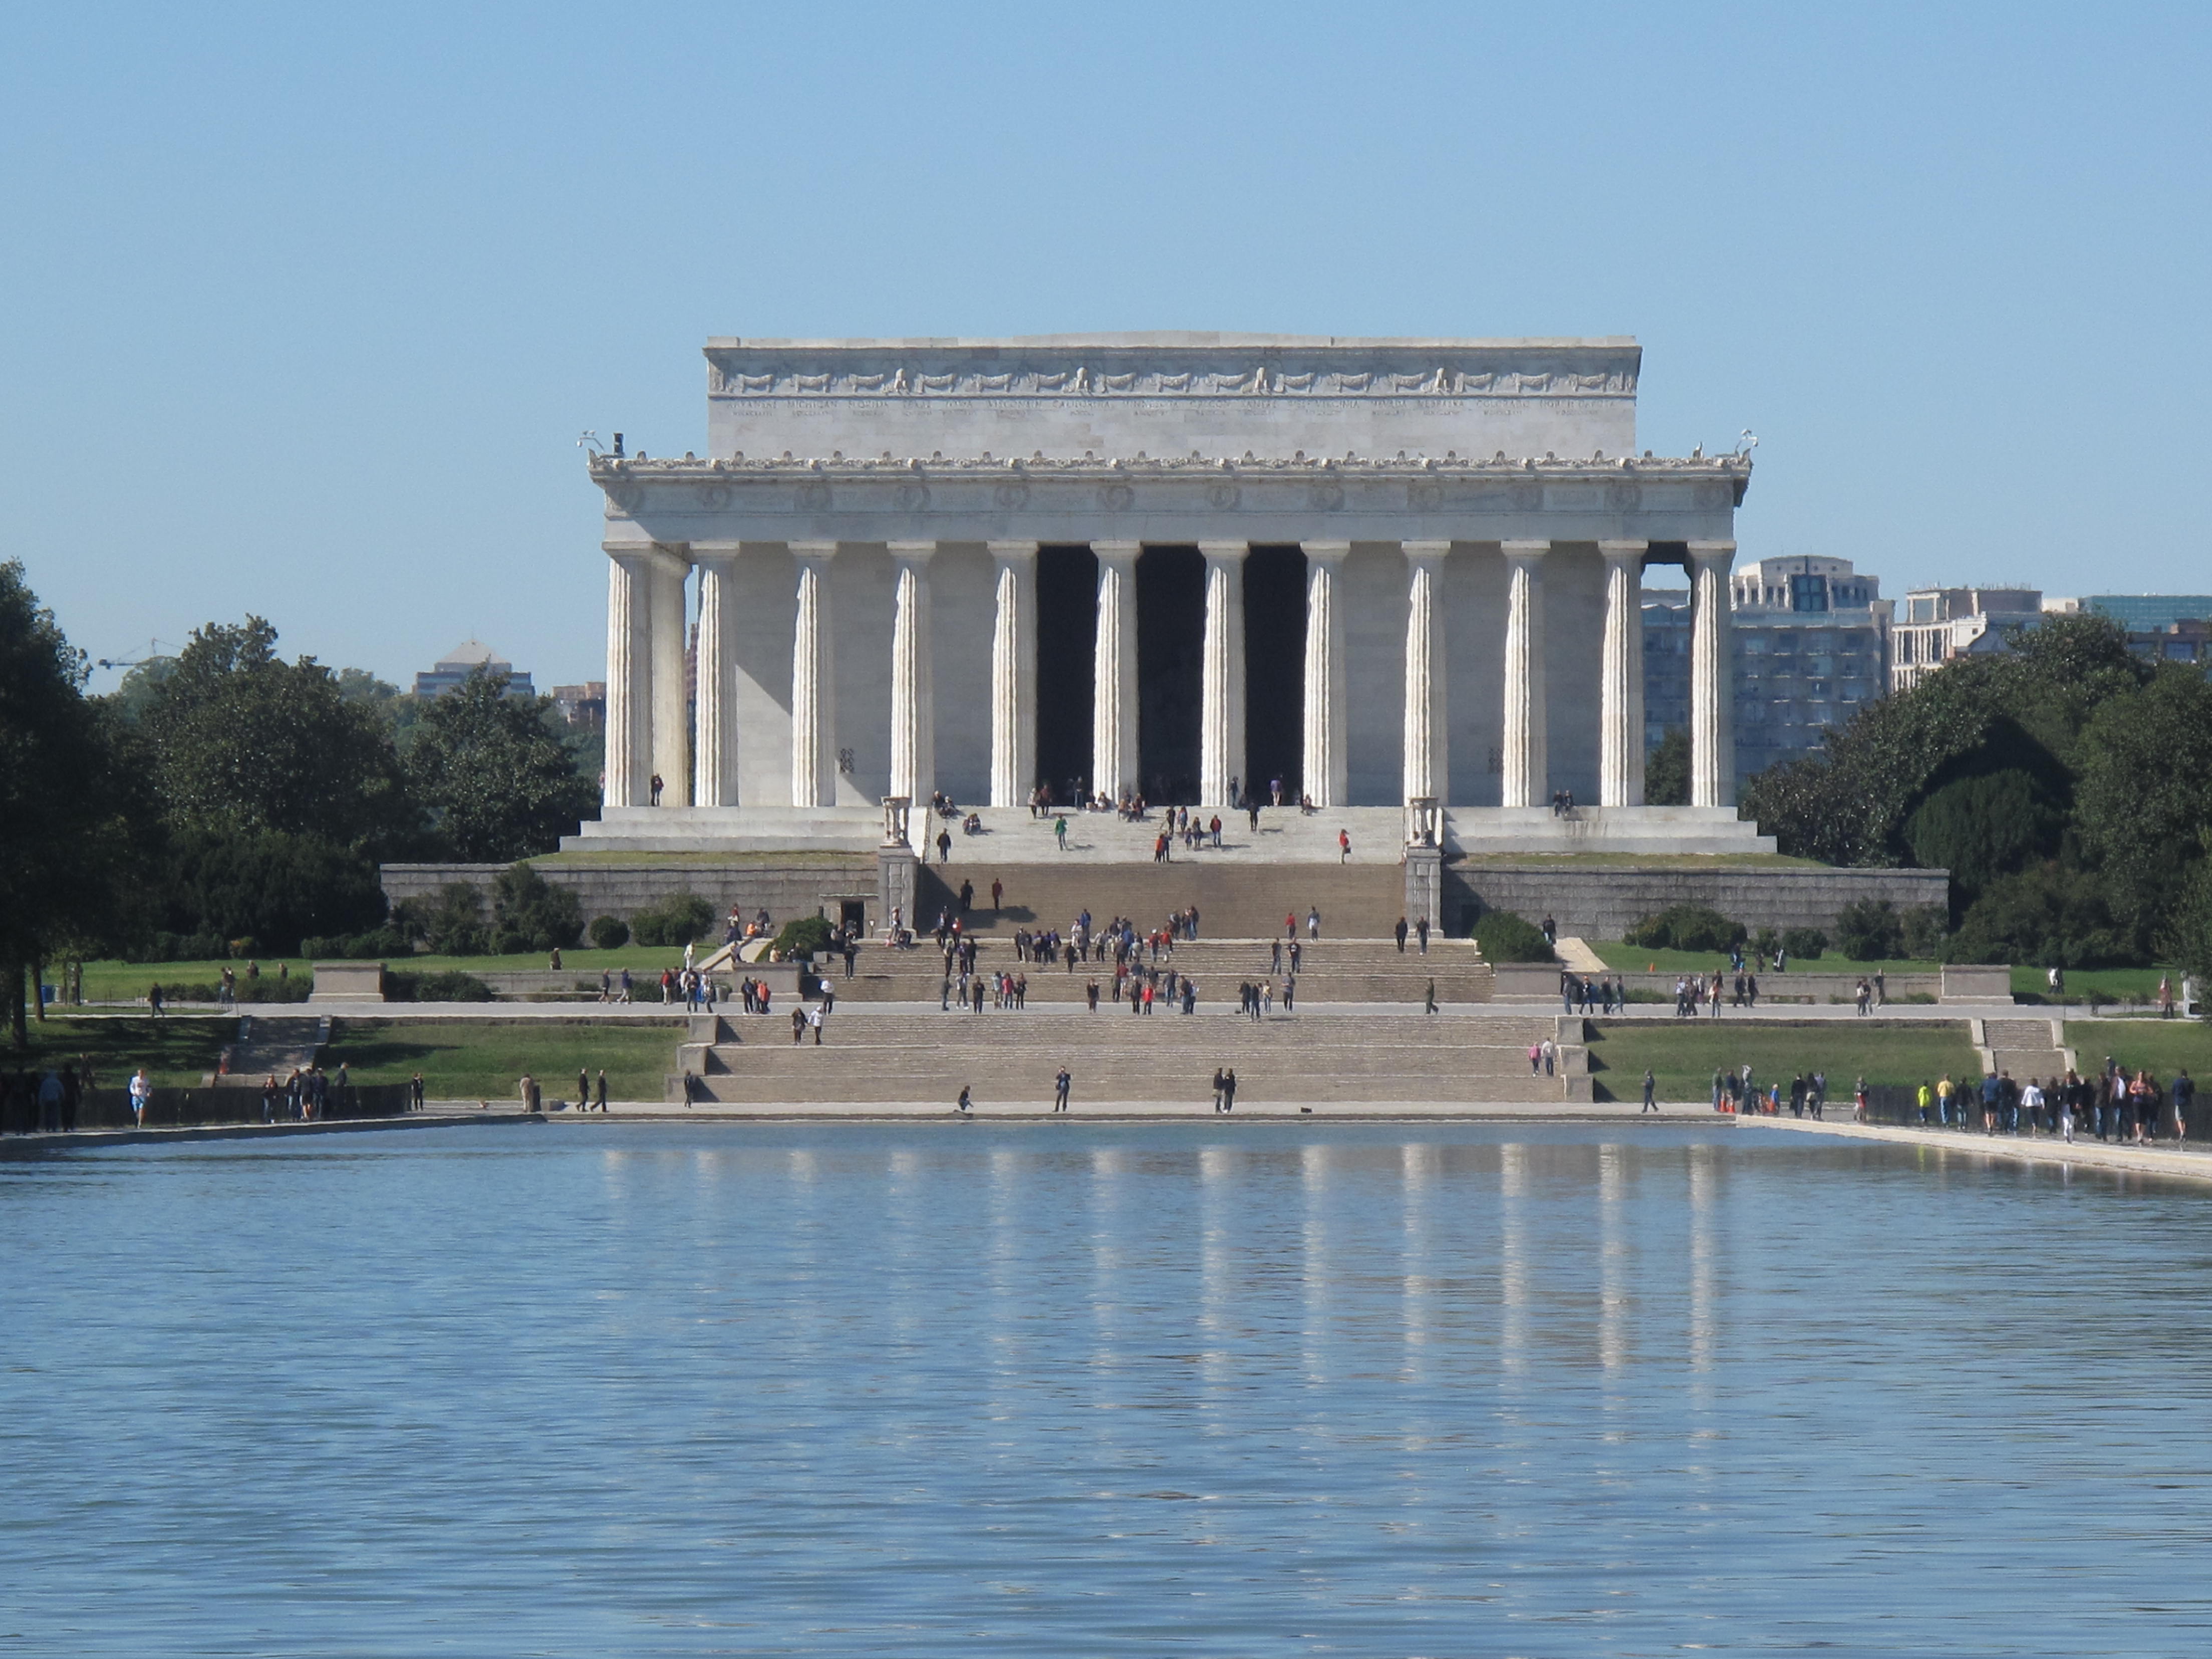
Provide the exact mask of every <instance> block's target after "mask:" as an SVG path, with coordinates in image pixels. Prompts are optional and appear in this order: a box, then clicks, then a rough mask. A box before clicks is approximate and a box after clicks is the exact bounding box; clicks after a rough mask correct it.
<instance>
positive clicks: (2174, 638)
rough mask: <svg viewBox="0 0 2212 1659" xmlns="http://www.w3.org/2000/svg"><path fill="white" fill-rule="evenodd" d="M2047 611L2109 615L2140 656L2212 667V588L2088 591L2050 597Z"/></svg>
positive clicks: (2067, 614)
mask: <svg viewBox="0 0 2212 1659" xmlns="http://www.w3.org/2000/svg"><path fill="white" fill-rule="evenodd" d="M2043 608H2044V610H2045V612H2046V613H2049V614H2052V615H2057V616H2093V617H2111V618H2112V620H2113V621H2114V622H2116V623H2119V625H2120V626H2121V627H2123V628H2124V629H2127V631H2128V647H2129V648H2130V650H2132V651H2134V652H2135V653H2136V654H2137V655H2138V656H2144V657H2156V658H2157V659H2160V661H2162V662H2193V663H2198V664H2202V665H2206V666H2207V667H2212V593H2085V594H2083V595H2082V596H2081V598H2080V599H2045V601H2044V602H2043Z"/></svg>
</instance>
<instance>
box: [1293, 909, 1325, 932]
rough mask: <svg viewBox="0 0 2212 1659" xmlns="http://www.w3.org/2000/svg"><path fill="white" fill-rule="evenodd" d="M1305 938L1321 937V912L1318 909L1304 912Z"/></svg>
mask: <svg viewBox="0 0 2212 1659" xmlns="http://www.w3.org/2000/svg"><path fill="white" fill-rule="evenodd" d="M1294 931H1295V930H1294ZM1306 937H1307V938H1308V939H1319V938H1320V937H1321V911H1320V908H1318V907H1316V908H1310V909H1309V910H1307V912H1306Z"/></svg>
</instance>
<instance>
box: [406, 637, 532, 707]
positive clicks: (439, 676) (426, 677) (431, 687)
mask: <svg viewBox="0 0 2212 1659" xmlns="http://www.w3.org/2000/svg"><path fill="white" fill-rule="evenodd" d="M479 668H481V669H483V671H485V672H487V673H490V674H504V675H506V676H507V691H508V693H509V695H511V696H518V697H529V696H536V695H537V693H536V692H535V691H534V690H532V688H531V684H530V676H529V675H528V674H527V673H517V672H516V671H515V668H514V665H513V663H511V662H508V661H507V660H506V659H504V658H502V657H501V656H500V655H498V654H497V653H495V652H494V651H493V650H492V648H491V647H489V646H488V645H484V644H481V643H479V642H478V641H475V640H464V641H461V642H460V643H459V645H457V646H455V647H453V649H452V650H451V651H448V652H447V653H446V654H445V655H444V656H442V657H441V658H439V659H438V661H437V663H436V665H435V666H434V667H432V668H431V669H430V671H428V673H423V674H417V675H416V677H415V695H416V696H418V697H438V696H444V695H445V694H446V693H447V692H448V691H451V690H453V688H454V687H456V686H458V685H459V684H460V683H461V682H462V681H463V680H465V679H466V678H468V677H469V676H470V675H471V674H472V673H474V672H475V671H477V669H479Z"/></svg>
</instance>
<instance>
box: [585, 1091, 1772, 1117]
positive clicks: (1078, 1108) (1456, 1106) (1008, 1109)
mask: <svg viewBox="0 0 2212 1659" xmlns="http://www.w3.org/2000/svg"><path fill="white" fill-rule="evenodd" d="M957 1115H958V1113H957V1111H956V1110H955V1109H954V1107H953V1103H952V1102H951V1100H949V1099H946V1100H871V1101H862V1102H844V1101H826V1100H805V1101H748V1102H745V1103H742V1104H739V1103H728V1102H717V1103H712V1104H704V1105H699V1106H691V1107H687V1106H685V1105H684V1104H683V1103H682V1102H680V1101H662V1100H652V1101H635V1102H627V1101H618V1102H616V1103H613V1104H612V1105H611V1106H610V1107H609V1108H608V1109H607V1110H606V1111H605V1112H598V1111H592V1112H575V1111H562V1112H554V1113H550V1114H549V1115H548V1116H547V1121H549V1122H555V1123H625V1122H628V1123H670V1122H674V1123H741V1122H757V1121H762V1120H775V1121H787V1120H793V1119H804V1120H809V1121H840V1122H848V1121H867V1120H870V1119H878V1120H880V1119H885V1118H948V1119H949V1118H952V1117H957ZM969 1115H970V1116H972V1117H975V1118H978V1119H981V1118H990V1119H993V1120H994V1121H1001V1122H1005V1121H1024V1122H1025V1121H1030V1120H1033V1119H1041V1120H1049V1119H1052V1118H1054V1117H1058V1118H1062V1119H1065V1120H1066V1121H1071V1122H1072V1121H1077V1120H1080V1121H1084V1122H1086V1123H1139V1122H1146V1123H1149V1122H1158V1121H1161V1120H1163V1119H1189V1118H1210V1117H1216V1116H1218V1115H1220V1114H1218V1113H1216V1112H1215V1111H1214V1109H1213V1108H1212V1104H1211V1103H1209V1102H1208V1100H1207V1099H1206V1097H1204V1096H1202V1095H1194V1096H1193V1097H1190V1098H1189V1099H1187V1100H1172V1101H1163V1100H1115V1101H1101V1100H1090V1101H1086V1100H1085V1098H1084V1097H1083V1091H1082V1086H1081V1085H1080V1083H1079V1084H1078V1085H1077V1089H1076V1094H1075V1098H1074V1099H1073V1102H1071V1103H1070V1105H1069V1108H1068V1109H1067V1110H1066V1111H1065V1112H1059V1113H1055V1112H1054V1111H1053V1109H1052V1103H1051V1101H1050V1100H1049V1099H1048V1098H1047V1097H1042V1096H1039V1097H1033V1098H1030V1099H1025V1100H1016V1101H1010V1100H985V1099H980V1098H979V1099H977V1100H976V1101H975V1103H974V1109H973V1111H972V1112H971V1113H970V1114H969ZM1233 1116H1235V1117H1236V1118H1237V1119H1238V1120H1240V1121H1241V1120H1245V1119H1256V1118H1267V1119H1270V1120H1273V1121H1282V1120H1284V1119H1286V1118H1287V1119H1300V1120H1302V1119H1304V1118H1308V1117H1311V1118H1314V1119H1316V1120H1320V1119H1328V1120H1331V1121H1338V1122H1341V1121H1346V1120H1355V1121H1361V1122H1368V1123H1376V1122H1383V1123H1389V1122H1408V1121H1421V1122H1453V1123H1483V1122H1504V1123H1616V1124H1617V1123H1624V1122H1626V1123H1638V1122H1641V1123H1642V1124H1644V1125H1645V1126H1647V1127H1668V1128H1680V1127H1683V1126H1685V1125H1690V1126H1692V1127H1716V1126H1717V1127H1721V1128H1729V1127H1733V1125H1734V1121H1735V1120H1733V1119H1732V1118H1730V1117H1728V1116H1727V1115H1715V1114H1714V1113H1712V1112H1710V1111H1708V1110H1706V1109H1705V1108H1703V1107H1695V1108H1692V1107H1685V1106H1676V1107H1672V1108H1669V1109H1666V1110H1664V1111H1660V1112H1641V1113H1639V1112H1638V1109H1637V1106H1636V1103H1634V1102H1633V1101H1625V1102H1613V1101H1600V1102H1597V1103H1594V1104H1593V1103H1589V1102H1575V1103H1561V1102H1559V1101H1557V1100H1553V1101H1528V1102H1522V1101H1492V1102H1483V1103H1468V1102H1464V1101H1445V1102H1440V1103H1433V1104H1432V1103H1425V1102H1419V1101H1413V1102H1406V1101H1373V1100H1355V1101H1313V1102H1300V1101H1280V1100H1273V1101H1267V1102H1266V1103H1261V1102H1258V1101H1244V1102H1240V1103H1238V1105H1237V1109H1236V1111H1235V1113H1234V1114H1233Z"/></svg>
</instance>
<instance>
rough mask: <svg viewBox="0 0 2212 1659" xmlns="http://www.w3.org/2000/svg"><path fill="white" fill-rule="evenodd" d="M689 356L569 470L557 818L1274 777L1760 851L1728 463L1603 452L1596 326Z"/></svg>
mask: <svg viewBox="0 0 2212 1659" xmlns="http://www.w3.org/2000/svg"><path fill="white" fill-rule="evenodd" d="M706 356H707V363H708V448H709V453H708V454H706V455H704V456H700V455H693V454H686V455H684V457H682V458H681V459H659V458H653V459H647V457H645V456H643V455H624V454H623V453H619V451H617V453H613V454H599V455H594V456H593V457H592V461H591V476H592V481H593V483H596V484H597V485H598V486H599V488H600V489H601V490H602V491H603V492H604V495H605V520H606V521H605V532H604V538H603V544H604V546H605V550H606V552H607V555H608V556H609V571H608V575H609V590H608V592H609V598H608V645H607V675H606V684H607V692H606V697H607V702H606V720H607V726H606V730H607V738H606V764H607V775H606V791H605V805H606V812H605V817H604V819H603V820H602V821H601V822H600V823H596V824H592V825H587V826H586V835H585V836H583V837H582V838H581V840H582V842H584V843H585V844H590V845H610V844H623V845H629V846H635V847H641V848H642V847H646V846H656V845H686V846H711V845H715V844H732V845H735V844H750V845H763V844H769V843H770V842H776V841H777V840H778V839H779V838H780V839H781V841H782V842H785V843H786V844H790V845H794V846H796V845H805V844H807V843H808V842H810V841H816V840H831V841H838V840H843V841H849V840H851V839H852V838H853V837H854V836H855V835H860V834H866V833H872V831H873V829H874V828H875V826H878V825H879V824H880V823H881V813H880V803H881V802H882V800H883V799H884V798H885V797H901V796H902V797H908V798H910V799H927V797H928V796H929V795H930V794H931V793H932V792H933V791H936V790H942V791H944V792H945V793H949V794H950V795H951V796H953V797H954V798H955V799H958V800H960V801H962V802H963V803H974V804H976V805H987V806H996V807H1000V808H1008V807H1018V806H1019V805H1021V804H1022V803H1023V802H1024V800H1025V799H1027V798H1028V795H1029V793H1030V790H1031V789H1032V788H1033V787H1035V786H1036V785H1037V784H1038V783H1040V782H1043V783H1046V784H1048V785H1049V786H1050V787H1053V788H1054V791H1055V793H1056V794H1057V795H1058V797H1059V798H1060V799H1061V800H1063V801H1064V800H1066V799H1067V798H1068V793H1069V791H1070V788H1071V787H1083V788H1085V789H1088V790H1091V791H1103V793H1107V794H1109V795H1117V794H1122V793H1129V792H1132V791H1142V792H1144V793H1146V794H1147V795H1148V796H1149V797H1150V798H1151V799H1152V800H1153V801H1155V802H1160V801H1180V802H1183V803H1186V804H1193V805H1203V806H1205V807H1206V808H1208V809H1209V810H1211V809H1214V808H1226V807H1228V806H1230V805H1231V804H1232V797H1233V794H1234V793H1236V791H1237V790H1239V789H1244V788H1258V789H1261V790H1264V789H1265V788H1267V786H1268V784H1269V783H1270V782H1271V781H1273V780H1274V779H1276V778H1281V779H1282V780H1283V781H1284V782H1285V787H1286V788H1287V789H1288V791H1289V792H1290V793H1291V796H1292V797H1293V798H1295V797H1296V795H1297V794H1298V793H1301V792H1303V793H1305V794H1308V795H1310V796H1311V797H1312V798H1313V799H1315V800H1316V802H1317V803H1319V804H1320V805H1322V806H1325V807H1328V808H1331V809H1352V808H1358V807H1383V808H1389V809H1393V810H1394V811H1395V810H1398V809H1403V808H1407V807H1408V806H1411V805H1413V804H1415V803H1423V802H1433V803H1436V804H1437V805H1440V806H1441V807H1443V808H1444V809H1446V810H1445V811H1444V814H1443V818H1442V820H1441V828H1442V829H1443V839H1444V841H1445V843H1446V845H1448V846H1449V845H1451V844H1454V843H1461V844H1468V843H1472V842H1486V843H1492V842H1495V843H1499V844H1510V845H1524V844H1525V845H1528V846H1531V847H1534V846H1543V845H1553V844H1557V843H1558V842H1560V840H1561V839H1562V837H1563V836H1565V837H1571V838H1572V839H1574V840H1576V841H1577V843H1578V844H1583V845H1588V846H1592V847H1601V846H1622V847H1628V846H1633V847H1638V848H1655V847H1662V846H1668V845H1673V846H1680V847H1682V848H1686V849H1687V848H1695V849H1698V850H1719V849H1720V848H1723V847H1729V848H1743V847H1749V846H1753V845H1756V844H1759V842H1757V839H1756V831H1755V829H1754V828H1753V826H1751V825H1748V824H1740V823H1738V822H1737V820H1736V819H1735V813H1734V810H1733V803H1734V800H1735V778H1734V775H1733V752H1734V751H1733V744H1732V741H1731V738H1730V734H1729V696H1728V689H1729V681H1730V641H1729V590H1728V583H1729V565H1730V561H1731V559H1732V558H1733V556H1734V554H1735V530H1734V520H1735V508H1736V507H1737V505H1738V504H1739V503H1740V502H1741V499H1742V496H1743V493H1744V490H1745V489H1746V487H1747V484H1748V482H1749V479H1750V471H1751V469H1750V462H1749V460H1748V459H1747V458H1744V457H1740V456H1734V455H1729V456H1710V457H1709V456H1704V455H1696V454H1693V455H1692V456H1689V457H1687V458H1658V457H1655V456H1653V455H1651V454H1650V453H1641V454H1639V453H1638V452H1637V448H1636V386H1637V376H1638V370H1639V368H1640V364H1641V358H1642V351H1641V348H1639V347H1638V345H1637V344H1636V343H1634V342H1633V341H1632V340H1626V339H1594V340H1508V341H1481V340H1350V339H1334V338H1307V337H1284V336H1273V335H1265V336H1263V335H1217V334H1179V333H1163V334H1149V335H1110V336H1066V337H1046V338H1035V339H1011V340H927V339H920V340H836V341H792V340H758V341H747V340H736V339H717V340H712V341H710V342H708V346H707V350H706ZM1655 564H1656V565H1667V564H1672V565H1677V566H1680V567H1682V568H1684V569H1685V570H1686V572H1687V573H1688V574H1689V580H1690V585H1691V587H1692V592H1693V594H1694V596H1695V599H1694V603H1695V606H1696V614H1695V619H1694V627H1693V630H1692V631H1693V641H1694V644H1693V653H1692V682H1693V684H1692V721H1691V731H1692V750H1693V764H1694V771H1695V777H1694V805H1692V807H1690V808H1688V809H1681V808H1674V809H1646V808H1644V805H1643V766H1644V714H1643V709H1642V706H1641V705H1642V702H1643V696H1644V675H1643V669H1642V663H1641V657H1642V650H1643V632H1642V627H1641V619H1640V614H1639V598H1640V592H1641V588H1642V573H1643V571H1644V568H1646V567H1647V566H1649V565H1655ZM695 617H696V627H697V641H696V688H693V687H691V686H690V684H688V680H687V674H686V668H685V647H686V636H687V628H688V626H689V625H690V623H691V622H692V621H693V619H694V618H695ZM687 702H688V703H689V704H690V707H689V708H687ZM655 778H658V779H659V780H660V787H659V792H658V800H657V803H656V801H655V798H654V797H655V792H654V789H653V780H654V779H655ZM1560 790H1571V791H1572V793H1573V796H1574V799H1575V802H1576V803H1577V808H1578V811H1577V816H1576V817H1574V818H1573V819H1571V820H1567V821H1562V820H1559V819H1558V818H1557V817H1555V816H1554V815H1553V811H1552V810H1551V807H1552V801H1553V795H1554V793H1555V792H1557V791H1560ZM1408 822H1409V823H1413V824H1414V826H1415V828H1414V831H1413V833H1414V834H1416V836H1419V835H1422V834H1425V833H1427V832H1428V830H1429V828H1430V826H1431V823H1435V822H1436V821H1434V820H1431V819H1429V818H1427V817H1425V816H1421V815H1418V814H1415V815H1409V817H1408ZM855 826H864V828H860V829H856V828H855Z"/></svg>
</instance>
